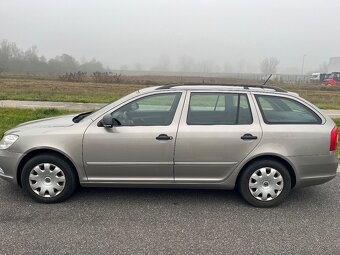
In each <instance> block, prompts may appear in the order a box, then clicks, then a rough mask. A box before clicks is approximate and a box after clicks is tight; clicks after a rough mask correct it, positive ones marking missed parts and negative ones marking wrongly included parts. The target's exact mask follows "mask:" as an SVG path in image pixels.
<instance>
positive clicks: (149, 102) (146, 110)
mask: <svg viewBox="0 0 340 255" xmlns="http://www.w3.org/2000/svg"><path fill="white" fill-rule="evenodd" d="M180 97H181V93H165V94H163V93H162V94H157V95H150V96H146V97H143V98H140V99H137V100H135V101H133V102H131V103H128V104H126V105H125V106H123V107H121V108H120V109H118V110H116V111H114V112H113V113H111V115H112V117H113V118H115V119H116V120H118V121H119V122H120V123H121V125H122V126H168V125H170V124H171V122H172V120H173V118H174V115H175V112H176V109H177V105H178V102H179V99H180Z"/></svg>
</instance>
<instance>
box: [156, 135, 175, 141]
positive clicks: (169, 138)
mask: <svg viewBox="0 0 340 255" xmlns="http://www.w3.org/2000/svg"><path fill="white" fill-rule="evenodd" d="M156 139H157V140H172V136H168V135H167V134H160V135H159V136H157V137H156Z"/></svg>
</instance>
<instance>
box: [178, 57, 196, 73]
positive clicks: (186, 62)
mask: <svg viewBox="0 0 340 255" xmlns="http://www.w3.org/2000/svg"><path fill="white" fill-rule="evenodd" d="M194 70H195V61H194V59H193V58H191V57H189V56H182V57H180V58H179V60H178V71H180V72H193V71H194Z"/></svg>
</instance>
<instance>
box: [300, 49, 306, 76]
mask: <svg viewBox="0 0 340 255" xmlns="http://www.w3.org/2000/svg"><path fill="white" fill-rule="evenodd" d="M306 56H307V55H306V54H303V56H302V66H301V74H303V66H304V64H305V57H306Z"/></svg>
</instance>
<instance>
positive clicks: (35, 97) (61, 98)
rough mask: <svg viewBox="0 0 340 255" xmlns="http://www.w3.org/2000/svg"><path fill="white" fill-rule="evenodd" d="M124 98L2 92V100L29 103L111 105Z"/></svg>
mask: <svg viewBox="0 0 340 255" xmlns="http://www.w3.org/2000/svg"><path fill="white" fill-rule="evenodd" d="M121 97H122V96H117V95H110V94H99V95H94V94H83V95H82V94H73V93H60V92H59V93H51V92H25V93H22V92H17V93H16V92H0V100H23V101H26V100H29V101H53V102H76V103H109V102H112V101H115V100H117V99H119V98H121Z"/></svg>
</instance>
